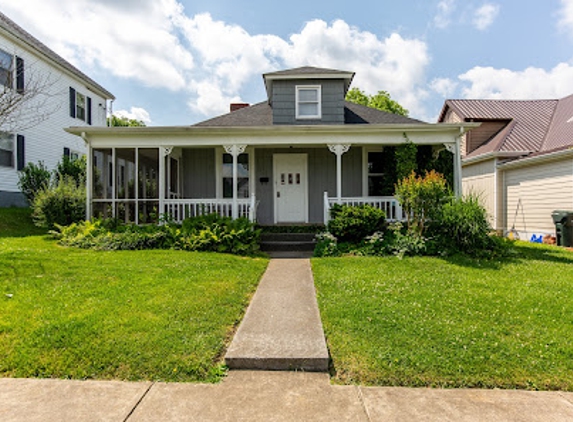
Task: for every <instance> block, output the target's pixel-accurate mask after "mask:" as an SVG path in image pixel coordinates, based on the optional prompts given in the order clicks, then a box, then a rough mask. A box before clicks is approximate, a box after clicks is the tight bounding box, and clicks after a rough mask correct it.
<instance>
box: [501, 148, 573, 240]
mask: <svg viewBox="0 0 573 422" xmlns="http://www.w3.org/2000/svg"><path fill="white" fill-rule="evenodd" d="M504 185H505V194H506V227H507V228H508V229H510V228H512V226H513V224H514V220H515V229H516V230H518V231H519V233H520V235H521V237H522V239H523V238H524V237H523V236H526V238H527V239H529V238H530V237H531V235H532V234H536V235H539V234H547V233H553V232H554V231H555V225H554V223H553V219H552V218H551V213H552V212H553V211H554V210H572V211H573V160H572V159H571V158H568V159H562V160H560V161H552V162H546V163H543V164H538V165H534V166H529V167H521V168H516V169H508V170H506V171H505V172H504ZM516 212H517V217H515V216H516Z"/></svg>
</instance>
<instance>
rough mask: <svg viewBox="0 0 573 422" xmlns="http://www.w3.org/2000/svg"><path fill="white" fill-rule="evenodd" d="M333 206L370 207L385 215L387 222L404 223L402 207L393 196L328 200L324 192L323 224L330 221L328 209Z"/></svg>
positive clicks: (404, 217) (326, 193)
mask: <svg viewBox="0 0 573 422" xmlns="http://www.w3.org/2000/svg"><path fill="white" fill-rule="evenodd" d="M334 204H341V205H365V204H368V205H372V206H373V207H375V208H379V209H381V210H382V211H384V212H385V213H386V220H387V221H406V216H405V215H404V213H403V211H402V207H401V206H400V203H399V202H398V200H397V199H396V198H394V197H393V196H372V197H354V198H341V199H340V201H338V199H337V198H329V197H328V192H324V224H327V223H328V220H330V208H331V207H332V206H333V205H334Z"/></svg>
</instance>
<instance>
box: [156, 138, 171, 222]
mask: <svg viewBox="0 0 573 422" xmlns="http://www.w3.org/2000/svg"><path fill="white" fill-rule="evenodd" d="M171 151H173V147H160V148H159V215H160V216H161V215H162V214H165V181H166V180H167V178H166V176H167V175H166V172H167V166H166V165H165V158H166V157H168V156H169V154H171Z"/></svg>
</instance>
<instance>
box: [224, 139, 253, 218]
mask: <svg viewBox="0 0 573 422" xmlns="http://www.w3.org/2000/svg"><path fill="white" fill-rule="evenodd" d="M223 148H225V152H226V153H227V154H231V156H232V157H233V209H232V210H231V216H232V217H233V220H235V219H236V218H238V217H239V207H238V204H237V196H238V186H237V182H238V164H239V163H238V160H237V158H238V157H239V155H241V154H242V153H243V152H245V148H247V146H246V145H236V144H235V145H224V146H223Z"/></svg>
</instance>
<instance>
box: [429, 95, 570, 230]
mask: <svg viewBox="0 0 573 422" xmlns="http://www.w3.org/2000/svg"><path fill="white" fill-rule="evenodd" d="M438 121H439V122H448V123H454V122H458V123H463V122H480V123H481V126H480V127H479V128H477V129H475V130H473V131H471V133H468V134H466V135H464V137H463V138H462V142H461V156H462V180H463V181H462V186H463V191H464V192H465V193H468V192H474V193H476V194H478V195H480V197H481V199H482V201H483V204H484V206H485V207H486V209H487V210H488V213H489V216H490V221H491V224H492V227H494V228H496V229H497V230H498V231H499V232H503V233H506V232H507V231H508V230H512V231H514V232H515V233H517V234H518V235H519V237H520V238H521V239H527V240H530V239H531V238H532V236H535V237H536V238H541V237H542V236H543V235H546V234H554V233H555V226H554V223H553V220H552V217H551V213H552V212H553V211H554V210H563V209H564V210H573V96H569V97H566V98H562V99H560V100H513V101H506V100H448V101H446V102H445V104H444V106H443V108H442V111H441V113H440V116H439V119H438Z"/></svg>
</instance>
